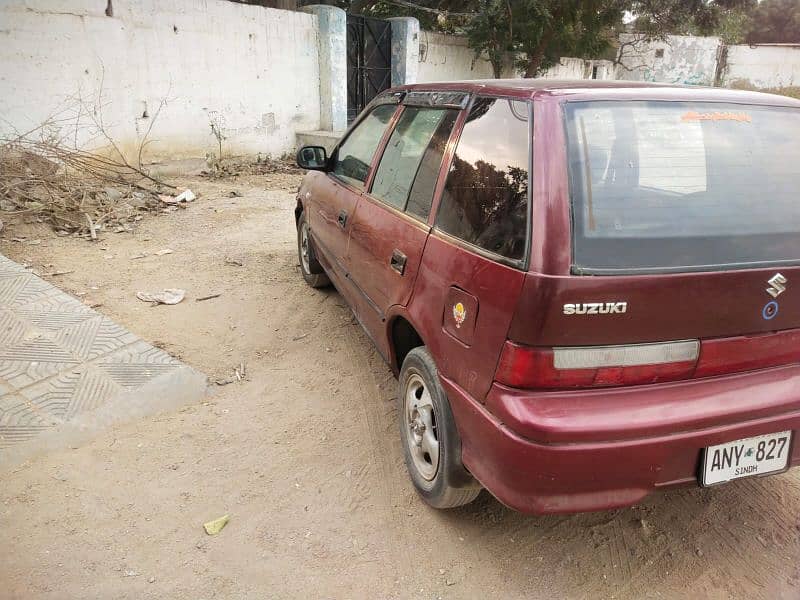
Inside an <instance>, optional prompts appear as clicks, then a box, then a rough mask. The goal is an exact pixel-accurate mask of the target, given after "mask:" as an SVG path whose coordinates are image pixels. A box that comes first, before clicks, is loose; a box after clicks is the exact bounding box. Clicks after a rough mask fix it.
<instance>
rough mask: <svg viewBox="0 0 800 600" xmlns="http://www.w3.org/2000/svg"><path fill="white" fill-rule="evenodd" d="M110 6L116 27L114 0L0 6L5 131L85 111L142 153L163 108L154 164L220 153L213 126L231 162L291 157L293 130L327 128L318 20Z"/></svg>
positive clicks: (230, 8) (134, 1) (214, 3)
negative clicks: (240, 156) (240, 157)
mask: <svg viewBox="0 0 800 600" xmlns="http://www.w3.org/2000/svg"><path fill="white" fill-rule="evenodd" d="M112 2H113V3H112V8H113V16H107V15H106V9H107V6H108V1H107V0H24V1H23V0H2V2H0V116H2V118H3V121H0V128H5V129H8V125H7V123H10V124H12V125H13V126H14V127H15V128H16V129H18V130H24V129H26V128H29V127H32V126H35V125H37V124H39V123H41V122H42V121H44V120H45V119H46V118H47V117H48V115H50V114H52V113H54V112H58V111H62V112H61V113H60V114H61V115H62V116H69V115H70V114H73V115H74V114H76V112H77V111H78V105H79V104H80V103H81V102H82V103H83V105H84V108H92V109H99V110H100V111H101V114H102V119H103V122H104V123H105V125H106V128H107V129H108V132H109V134H110V135H112V136H113V138H114V139H115V141H117V142H118V143H119V144H120V145H121V146H122V147H123V148H124V149H125V150H126V151H128V152H132V151H133V149H135V148H136V147H137V146H138V143H139V141H140V140H141V139H142V137H143V136H144V134H145V132H146V131H147V129H148V128H149V127H150V126H151V123H153V119H154V118H155V113H156V111H157V110H158V108H159V104H160V102H161V101H162V99H165V100H166V104H165V105H164V106H163V108H162V110H161V113H160V114H159V115H158V119H157V120H156V122H155V124H154V125H153V129H152V132H151V134H150V138H149V139H151V140H152V143H151V144H150V145H148V146H147V152H146V157H147V158H150V159H158V158H164V157H169V158H184V157H196V156H203V155H204V154H205V153H206V152H209V151H213V152H216V151H217V150H216V148H217V140H216V139H215V137H214V136H213V135H212V133H211V128H210V123H211V122H212V121H216V122H217V123H219V124H220V126H221V129H222V134H223V135H224V136H225V138H226V139H225V140H224V151H225V152H226V153H256V152H261V153H270V154H278V153H283V152H286V151H289V150H291V149H292V148H293V147H294V144H295V131H297V130H303V129H318V128H319V121H320V93H319V66H318V51H317V18H316V17H315V16H314V15H311V14H306V13H302V12H290V11H282V10H274V9H266V8H263V7H259V6H249V5H243V4H235V3H232V2H226V1H221V0H112ZM79 98H80V102H79V100H78V99H79ZM81 121H82V123H84V124H86V123H88V119H87V118H86V117H85V116H84V117H83V118H82V120H81ZM90 135H91V132H90V131H88V130H86V131H83V132H82V134H81V136H79V137H82V139H83V141H87V140H88V138H89V137H90ZM93 145H94V146H98V145H102V140H100V139H95V140H94V142H93Z"/></svg>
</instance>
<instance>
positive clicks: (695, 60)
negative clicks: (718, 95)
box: [617, 34, 720, 85]
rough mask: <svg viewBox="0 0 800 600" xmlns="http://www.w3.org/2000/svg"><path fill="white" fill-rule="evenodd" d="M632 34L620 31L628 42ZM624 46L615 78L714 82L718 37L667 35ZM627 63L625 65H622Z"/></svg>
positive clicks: (622, 37)
mask: <svg viewBox="0 0 800 600" xmlns="http://www.w3.org/2000/svg"><path fill="white" fill-rule="evenodd" d="M633 39H634V34H622V35H620V42H621V43H622V44H624V43H625V42H630V41H632V40H633ZM623 47H624V50H623V55H622V58H621V62H622V64H623V65H624V67H623V66H620V67H619V68H618V70H617V79H625V80H630V81H657V82H661V83H682V84H688V85H714V76H715V74H716V69H717V59H718V51H719V48H720V39H719V38H718V37H695V36H684V35H671V36H669V37H668V38H667V39H666V40H664V41H652V42H641V43H638V44H636V45H635V46H628V47H625V46H623ZM625 67H627V68H625Z"/></svg>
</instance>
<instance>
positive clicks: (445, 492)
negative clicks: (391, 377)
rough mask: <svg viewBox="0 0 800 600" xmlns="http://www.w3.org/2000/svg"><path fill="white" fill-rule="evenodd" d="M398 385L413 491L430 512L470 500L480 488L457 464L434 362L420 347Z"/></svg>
mask: <svg viewBox="0 0 800 600" xmlns="http://www.w3.org/2000/svg"><path fill="white" fill-rule="evenodd" d="M399 383H400V396H399V398H400V410H399V412H400V436H401V439H402V441H403V453H404V455H405V460H406V466H407V467H408V472H409V475H410V476H411V481H412V482H413V483H414V487H415V488H416V490H417V492H418V493H419V495H420V496H422V498H423V500H425V502H427V503H428V504H430V505H431V506H433V507H434V508H453V507H456V506H462V505H464V504H468V503H470V502H472V501H473V500H475V498H477V497H478V494H480V492H481V486H480V484H479V483H478V482H477V481H476V480H475V479H474V478H473V477H472V476H471V475H470V474H469V473H468V472H467V470H466V469H465V468H464V466H463V465H462V464H461V438H460V437H459V435H458V430H457V429H456V424H455V421H454V420H453V413H452V412H451V410H450V403H449V402H448V400H447V396H446V395H445V393H444V389H443V388H442V385H441V383H440V382H439V372H438V370H437V368H436V363H434V361H433V358H432V357H431V355H430V352H428V349H427V348H426V347H425V346H420V347H418V348H414V349H413V350H411V352H409V353H408V355H407V356H406V357H405V360H404V361H403V367H402V369H401V370H400V379H399Z"/></svg>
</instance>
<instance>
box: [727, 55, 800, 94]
mask: <svg viewBox="0 0 800 600" xmlns="http://www.w3.org/2000/svg"><path fill="white" fill-rule="evenodd" d="M722 84H723V85H725V86H727V87H731V86H733V87H754V88H767V89H772V88H785V87H800V44H795V45H788V44H786V45H762V46H746V45H742V46H728V48H727V55H726V57H725V65H724V68H723V69H722Z"/></svg>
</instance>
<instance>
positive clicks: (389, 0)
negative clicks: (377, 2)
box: [382, 0, 478, 17]
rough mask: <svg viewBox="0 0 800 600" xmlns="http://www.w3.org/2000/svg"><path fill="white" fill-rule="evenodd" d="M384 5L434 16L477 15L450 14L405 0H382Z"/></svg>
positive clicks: (466, 15) (467, 14)
mask: <svg viewBox="0 0 800 600" xmlns="http://www.w3.org/2000/svg"><path fill="white" fill-rule="evenodd" d="M382 1H383V2H385V3H386V4H393V5H395V6H399V7H401V8H413V9H414V10H421V11H423V12H428V13H433V14H435V15H444V16H446V17H477V16H478V13H464V12H451V11H449V10H441V9H438V8H429V7H427V6H420V5H419V4H414V3H413V2H406V1H405V0H382Z"/></svg>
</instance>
